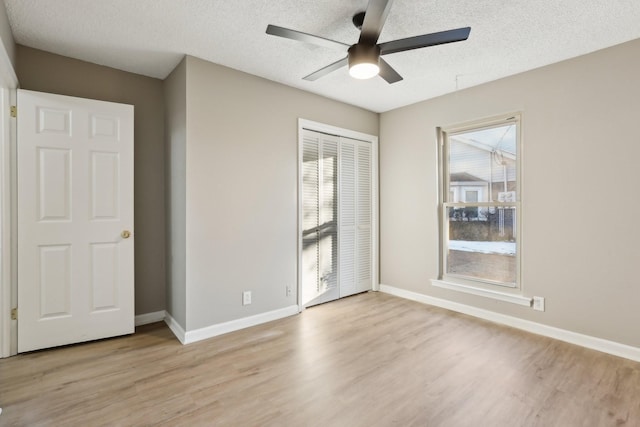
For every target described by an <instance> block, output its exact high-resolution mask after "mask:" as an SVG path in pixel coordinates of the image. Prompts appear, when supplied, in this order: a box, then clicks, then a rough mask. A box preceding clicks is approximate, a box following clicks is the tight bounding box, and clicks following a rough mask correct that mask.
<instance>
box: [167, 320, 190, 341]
mask: <svg viewBox="0 0 640 427" xmlns="http://www.w3.org/2000/svg"><path fill="white" fill-rule="evenodd" d="M164 323H166V324H167V326H168V327H169V329H171V332H173V335H175V336H176V338H178V340H179V341H180V342H181V343H182V344H186V342H185V335H186V333H185V331H184V329H183V328H182V326H180V324H179V323H178V322H176V319H174V318H173V317H172V316H171V315H170V314H169V313H166V315H165V318H164Z"/></svg>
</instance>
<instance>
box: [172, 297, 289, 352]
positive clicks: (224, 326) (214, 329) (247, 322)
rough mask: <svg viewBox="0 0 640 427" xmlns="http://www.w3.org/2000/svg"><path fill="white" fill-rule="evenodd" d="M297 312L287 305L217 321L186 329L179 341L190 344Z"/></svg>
mask: <svg viewBox="0 0 640 427" xmlns="http://www.w3.org/2000/svg"><path fill="white" fill-rule="evenodd" d="M298 313H299V310H298V306H297V305H290V306H289V307H285V308H281V309H279V310H273V311H268V312H266V313H260V314H256V315H255V316H249V317H243V318H242V319H236V320H231V321H229V322H224V323H218V324H216V325H211V326H206V327H204V328H200V329H195V330H193V331H187V332H186V334H184V340H182V339H181V340H180V341H181V342H182V343H183V344H190V343H193V342H196V341H201V340H205V339H207V338H212V337H215V336H218V335H222V334H226V333H229V332H233V331H237V330H240V329H244V328H249V327H251V326H256V325H260V324H262V323H267V322H271V321H273V320H278V319H282V318H283V317H288V316H293V315H295V314H298ZM169 327H171V326H169ZM172 330H173V329H172ZM174 333H175V332H174ZM176 336H177V335H176ZM178 339H180V337H178Z"/></svg>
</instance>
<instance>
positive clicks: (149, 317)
mask: <svg viewBox="0 0 640 427" xmlns="http://www.w3.org/2000/svg"><path fill="white" fill-rule="evenodd" d="M166 314H167V312H166V311H164V310H160V311H154V312H153V313H145V314H138V315H137V316H136V317H135V325H136V326H142V325H148V324H149V323H156V322H162V321H163V320H164V317H165V316H166Z"/></svg>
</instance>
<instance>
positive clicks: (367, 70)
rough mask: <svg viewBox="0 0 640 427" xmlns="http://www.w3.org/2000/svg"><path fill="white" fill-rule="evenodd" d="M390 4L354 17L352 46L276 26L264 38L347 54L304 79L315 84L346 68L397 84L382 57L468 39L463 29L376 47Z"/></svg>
mask: <svg viewBox="0 0 640 427" xmlns="http://www.w3.org/2000/svg"><path fill="white" fill-rule="evenodd" d="M392 3H393V0H369V5H368V7H367V10H366V12H360V13H357V14H355V15H354V16H353V19H352V21H353V24H354V25H355V26H356V27H357V28H358V29H360V38H359V40H358V42H357V43H356V44H354V45H351V46H349V45H348V44H346V43H341V42H338V41H335V40H330V39H327V38H324V37H319V36H314V35H312V34H307V33H303V32H300V31H296V30H290V29H288V28H283V27H278V26H276V25H268V26H267V34H271V35H273V36H279V37H284V38H288V39H292V40H298V41H301V42H307V43H312V44H315V45H318V46H324V47H328V48H332V49H338V50H341V51H343V52H347V56H346V57H345V58H343V59H341V60H339V61H336V62H334V63H333V64H329V65H327V66H326V67H323V68H320V69H319V70H317V71H314V72H313V73H311V74H309V75H307V76H305V77H303V79H304V80H312V81H313V80H317V79H319V78H320V77H323V76H325V75H327V74H329V73H331V72H332V71H335V70H337V69H339V68H342V67H344V66H345V65H348V66H349V74H350V75H351V76H352V77H355V78H357V79H368V78H371V77H374V76H376V75H378V74H379V75H380V77H382V78H383V79H385V80H386V81H387V83H396V82H399V81H400V80H402V76H401V75H400V74H398V73H397V72H396V70H394V69H393V68H392V67H391V66H390V65H389V64H388V63H387V62H386V61H385V60H384V59H382V58H380V56H381V55H388V54H390V53H397V52H404V51H406V50H412V49H420V48H423V47H429V46H436V45H439V44H445V43H453V42H459V41H463V40H466V39H467V38H468V37H469V32H470V31H471V28H470V27H464V28H457V29H455V30H448V31H441V32H438V33H430V34H423V35H421V36H415V37H408V38H406V39H399V40H393V41H389V42H384V43H378V38H379V37H380V33H381V32H382V27H383V25H384V23H385V21H386V19H387V15H389V10H390V9H391V4H392Z"/></svg>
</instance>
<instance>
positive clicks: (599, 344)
mask: <svg viewBox="0 0 640 427" xmlns="http://www.w3.org/2000/svg"><path fill="white" fill-rule="evenodd" d="M380 292H384V293H387V294H390V295H395V296H397V297H401V298H405V299H409V300H412V301H417V302H421V303H423V304H428V305H434V306H436V307H441V308H445V309H447V310H452V311H457V312H458V313H463V314H468V315H470V316H474V317H479V318H481V319H485V320H489V321H492V322H496V323H500V324H503V325H507V326H511V327H513V328H517V329H521V330H523V331H527V332H531V333H534V334H538V335H543V336H545V337H549V338H554V339H557V340H560V341H565V342H568V343H571V344H576V345H579V346H582V347H586V348H590V349H592V350H598V351H602V352H603V353H609V354H612V355H614V356H620V357H624V358H626V359H631V360H635V361H637V362H640V348H638V347H632V346H630V345H626V344H621V343H617V342H614V341H608V340H605V339H602V338H597V337H592V336H589V335H583V334H579V333H577V332H572V331H568V330H566V329H560V328H555V327H553V326H548V325H543V324H541V323H536V322H532V321H529V320H524V319H520V318H517V317H513V316H507V315H506V314H500V313H496V312H493V311H489V310H484V309H481V308H477V307H472V306H470V305H466V304H460V303H457V302H453V301H448V300H444V299H440V298H435V297H431V296H428V295H424V294H419V293H417V292H411V291H407V290H405V289H400V288H395V287H393V286H388V285H380Z"/></svg>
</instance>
